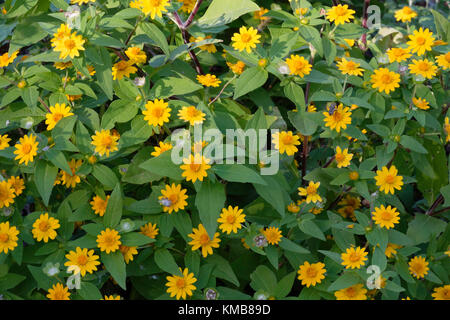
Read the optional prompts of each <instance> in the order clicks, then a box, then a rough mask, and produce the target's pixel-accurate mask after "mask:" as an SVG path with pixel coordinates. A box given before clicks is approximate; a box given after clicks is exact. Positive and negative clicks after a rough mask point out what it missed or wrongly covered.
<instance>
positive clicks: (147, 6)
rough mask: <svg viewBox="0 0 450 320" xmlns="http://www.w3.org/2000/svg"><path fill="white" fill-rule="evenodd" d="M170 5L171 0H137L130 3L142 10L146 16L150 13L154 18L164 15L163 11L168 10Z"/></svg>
mask: <svg viewBox="0 0 450 320" xmlns="http://www.w3.org/2000/svg"><path fill="white" fill-rule="evenodd" d="M169 5H170V3H169V0H137V1H134V4H133V6H132V4H131V3H130V7H132V8H137V9H139V10H141V11H142V12H143V13H144V14H145V15H146V16H148V15H150V17H151V18H152V19H155V17H156V16H158V17H160V18H161V17H162V14H163V12H167V8H166V7H168V6H169Z"/></svg>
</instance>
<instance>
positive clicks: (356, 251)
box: [341, 247, 367, 269]
mask: <svg viewBox="0 0 450 320" xmlns="http://www.w3.org/2000/svg"><path fill="white" fill-rule="evenodd" d="M366 256H367V251H365V249H364V248H361V247H356V248H353V247H352V248H348V249H347V250H346V251H345V252H344V253H342V254H341V259H342V263H341V264H342V265H343V266H345V269H350V268H351V269H355V268H356V269H359V268H361V267H362V266H363V265H365V264H366V262H365V261H366V260H367V257H366Z"/></svg>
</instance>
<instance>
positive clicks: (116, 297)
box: [102, 295, 120, 300]
mask: <svg viewBox="0 0 450 320" xmlns="http://www.w3.org/2000/svg"><path fill="white" fill-rule="evenodd" d="M102 300H120V296H119V295H116V296H114V295H110V296H107V295H105V297H104V298H103V299H102Z"/></svg>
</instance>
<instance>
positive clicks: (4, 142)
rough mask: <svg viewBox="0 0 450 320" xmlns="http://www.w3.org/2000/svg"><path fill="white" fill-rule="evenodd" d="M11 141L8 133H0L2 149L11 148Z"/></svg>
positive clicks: (0, 148) (0, 146)
mask: <svg viewBox="0 0 450 320" xmlns="http://www.w3.org/2000/svg"><path fill="white" fill-rule="evenodd" d="M10 141H11V139H10V138H8V135H7V134H5V135H3V136H2V135H0V150H3V149H6V148H9V142H10Z"/></svg>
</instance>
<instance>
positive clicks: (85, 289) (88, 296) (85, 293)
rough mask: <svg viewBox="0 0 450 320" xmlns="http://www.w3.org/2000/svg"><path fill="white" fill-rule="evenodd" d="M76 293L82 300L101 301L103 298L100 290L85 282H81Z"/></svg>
mask: <svg viewBox="0 0 450 320" xmlns="http://www.w3.org/2000/svg"><path fill="white" fill-rule="evenodd" d="M77 293H78V294H79V295H80V296H81V297H82V298H83V299H84V300H101V299H102V298H103V297H102V294H101V293H100V290H98V288H97V287H96V286H95V285H94V284H92V283H90V282H86V281H81V283H80V289H78V290H77Z"/></svg>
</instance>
